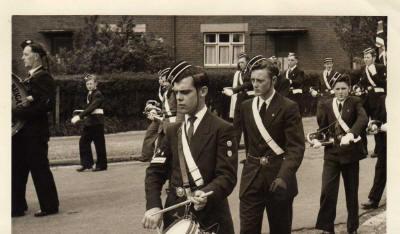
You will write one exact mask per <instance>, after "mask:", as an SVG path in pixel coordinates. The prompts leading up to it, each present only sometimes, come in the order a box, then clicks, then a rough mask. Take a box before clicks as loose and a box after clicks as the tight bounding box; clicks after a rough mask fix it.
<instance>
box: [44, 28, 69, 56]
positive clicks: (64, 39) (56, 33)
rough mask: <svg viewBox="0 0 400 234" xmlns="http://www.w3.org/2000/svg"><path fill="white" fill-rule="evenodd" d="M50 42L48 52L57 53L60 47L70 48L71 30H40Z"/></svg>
mask: <svg viewBox="0 0 400 234" xmlns="http://www.w3.org/2000/svg"><path fill="white" fill-rule="evenodd" d="M40 33H42V34H43V35H44V36H45V37H46V38H47V39H48V40H49V42H50V53H51V54H52V55H57V54H59V53H60V50H61V49H65V50H67V51H70V50H72V36H73V32H72V31H68V30H43V31H40Z"/></svg>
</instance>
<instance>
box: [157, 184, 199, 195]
mask: <svg viewBox="0 0 400 234" xmlns="http://www.w3.org/2000/svg"><path fill="white" fill-rule="evenodd" d="M188 189H189V190H190V191H194V190H195V189H196V187H190V188H188ZM165 191H166V192H167V193H173V194H174V195H175V196H177V197H184V196H187V195H186V191H185V188H184V187H180V186H173V185H170V186H169V188H166V189H165Z"/></svg>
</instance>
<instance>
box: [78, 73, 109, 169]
mask: <svg viewBox="0 0 400 234" xmlns="http://www.w3.org/2000/svg"><path fill="white" fill-rule="evenodd" d="M84 79H85V83H86V88H87V90H88V91H89V92H88V95H87V98H86V108H85V110H83V111H82V112H80V113H79V114H78V115H75V116H74V117H72V119H71V123H72V124H76V123H78V122H79V121H83V122H84V126H83V130H82V133H81V138H80V139H79V155H80V158H81V167H80V168H78V169H76V171H78V172H83V171H86V170H92V171H104V170H107V152H106V142H105V138H104V110H103V103H104V96H103V94H102V93H101V92H100V90H98V89H97V78H96V76H95V75H87V76H85V78H84ZM92 141H93V143H94V146H95V148H96V154H97V162H96V166H95V168H92V167H93V164H94V162H93V154H92V148H91V146H90V145H91V143H92Z"/></svg>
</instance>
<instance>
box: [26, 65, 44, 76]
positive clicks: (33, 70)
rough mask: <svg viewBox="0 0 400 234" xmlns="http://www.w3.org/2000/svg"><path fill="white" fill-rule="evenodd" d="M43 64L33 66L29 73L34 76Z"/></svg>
mask: <svg viewBox="0 0 400 234" xmlns="http://www.w3.org/2000/svg"><path fill="white" fill-rule="evenodd" d="M41 68H42V65H40V66H38V67H35V68H32V69H31V70H29V71H28V73H29V75H30V76H32V75H33V74H34V73H35V72H36V71H37V70H39V69H41Z"/></svg>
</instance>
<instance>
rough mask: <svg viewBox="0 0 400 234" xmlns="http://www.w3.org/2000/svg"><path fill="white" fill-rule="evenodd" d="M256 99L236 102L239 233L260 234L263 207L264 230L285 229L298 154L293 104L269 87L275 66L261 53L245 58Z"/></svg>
mask: <svg viewBox="0 0 400 234" xmlns="http://www.w3.org/2000/svg"><path fill="white" fill-rule="evenodd" d="M249 66H250V68H251V69H250V71H251V82H252V85H253V87H254V92H255V95H256V97H255V98H253V99H251V100H246V101H244V102H243V103H242V106H241V109H242V111H241V114H240V119H241V124H242V127H243V132H244V139H245V145H246V156H247V157H246V161H245V163H244V167H243V172H242V177H241V178H242V179H241V183H240V191H239V198H240V233H242V234H245V233H248V234H257V233H261V227H262V220H263V213H264V210H266V211H267V215H268V220H269V227H270V233H272V234H285V233H290V232H291V226H292V217H293V213H292V212H293V200H294V197H295V196H296V195H297V193H298V190H297V179H296V172H297V169H298V168H299V166H300V164H301V162H302V159H303V156H304V149H305V143H304V141H305V140H304V134H303V125H302V121H301V115H300V112H299V108H298V105H297V104H296V103H295V102H293V101H291V100H290V99H288V98H286V97H283V96H282V95H280V94H279V93H277V92H276V91H275V90H274V82H275V81H276V79H277V76H278V74H279V70H278V68H277V67H276V66H275V65H273V64H272V63H271V62H270V61H269V60H267V59H265V58H264V57H262V56H259V57H258V59H256V60H253V62H252V63H250V62H249Z"/></svg>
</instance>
